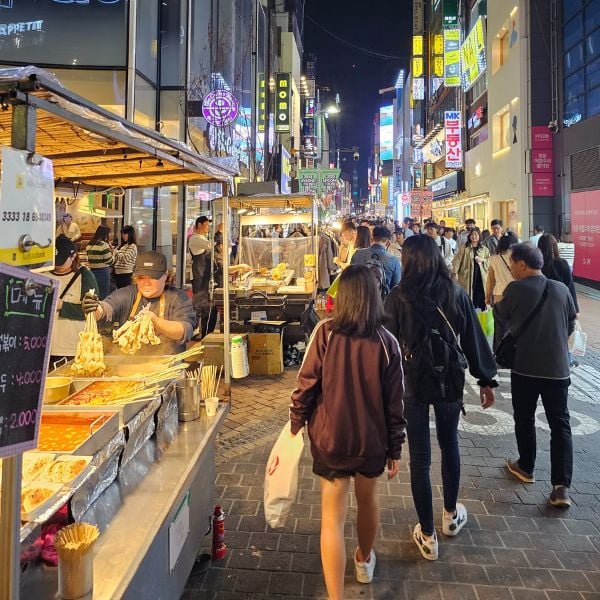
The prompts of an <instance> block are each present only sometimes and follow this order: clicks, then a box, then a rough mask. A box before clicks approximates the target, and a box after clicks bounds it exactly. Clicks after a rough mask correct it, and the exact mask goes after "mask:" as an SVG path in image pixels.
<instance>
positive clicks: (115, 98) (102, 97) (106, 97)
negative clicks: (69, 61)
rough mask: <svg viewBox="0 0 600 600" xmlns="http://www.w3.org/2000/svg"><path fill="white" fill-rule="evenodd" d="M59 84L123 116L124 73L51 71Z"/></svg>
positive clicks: (73, 70)
mask: <svg viewBox="0 0 600 600" xmlns="http://www.w3.org/2000/svg"><path fill="white" fill-rule="evenodd" d="M52 72H53V73H54V74H55V75H56V77H58V79H59V80H60V82H61V83H62V84H63V85H64V86H65V87H66V88H68V89H70V90H72V91H73V92H75V93H76V94H79V95H80V96H82V97H83V98H85V99H86V100H89V101H90V102H93V103H94V104H98V105H99V106H101V107H102V108H105V109H106V110H110V111H111V112H113V113H115V114H117V115H119V116H120V117H124V116H125V71H103V70H92V69H52Z"/></svg>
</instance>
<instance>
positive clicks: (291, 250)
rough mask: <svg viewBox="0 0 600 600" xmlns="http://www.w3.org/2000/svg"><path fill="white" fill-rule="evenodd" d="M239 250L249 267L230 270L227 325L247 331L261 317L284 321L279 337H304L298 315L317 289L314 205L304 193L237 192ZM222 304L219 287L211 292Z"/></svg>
mask: <svg viewBox="0 0 600 600" xmlns="http://www.w3.org/2000/svg"><path fill="white" fill-rule="evenodd" d="M229 204H230V207H231V209H232V210H233V211H236V212H237V214H238V216H239V224H240V225H239V229H240V231H239V242H238V248H239V250H238V256H239V262H240V263H241V264H246V265H249V266H250V267H251V269H250V270H246V271H242V270H240V271H238V272H236V273H235V274H234V275H232V276H230V279H231V281H230V286H229V301H230V306H231V312H230V317H231V321H232V328H234V329H235V330H236V331H248V330H249V328H251V327H252V326H253V322H255V321H260V320H267V321H278V322H283V323H285V330H284V334H283V336H284V343H294V342H296V341H299V340H303V339H304V334H303V333H302V331H301V329H300V316H301V314H302V313H303V312H304V311H305V310H307V308H308V307H309V305H310V303H311V301H313V300H314V298H315V295H316V288H317V282H318V262H317V252H318V226H319V223H318V208H317V204H316V201H315V198H314V197H313V196H310V195H305V194H290V195H284V194H278V195H264V194H258V195H253V196H237V197H235V198H230V199H229ZM215 298H216V303H217V305H223V304H224V299H225V294H224V290H217V291H216V293H215Z"/></svg>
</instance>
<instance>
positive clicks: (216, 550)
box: [212, 504, 227, 560]
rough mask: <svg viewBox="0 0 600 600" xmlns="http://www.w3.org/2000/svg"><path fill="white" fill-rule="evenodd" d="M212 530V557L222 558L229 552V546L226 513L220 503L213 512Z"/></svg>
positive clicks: (215, 558)
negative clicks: (226, 539)
mask: <svg viewBox="0 0 600 600" xmlns="http://www.w3.org/2000/svg"><path fill="white" fill-rule="evenodd" d="M212 530H213V537H212V559H213V560H221V559H222V558H225V555H226V554H227V546H226V545H225V515H224V514H223V509H222V508H221V507H220V506H219V505H218V504H217V505H216V506H215V512H214V513H213V519H212Z"/></svg>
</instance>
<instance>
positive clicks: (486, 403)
mask: <svg viewBox="0 0 600 600" xmlns="http://www.w3.org/2000/svg"><path fill="white" fill-rule="evenodd" d="M479 399H480V400H481V408H489V407H490V406H492V405H493V404H494V402H495V401H496V397H495V395H494V390H493V389H492V388H491V387H481V388H479Z"/></svg>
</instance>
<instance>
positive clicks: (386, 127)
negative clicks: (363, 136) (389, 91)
mask: <svg viewBox="0 0 600 600" xmlns="http://www.w3.org/2000/svg"><path fill="white" fill-rule="evenodd" d="M379 158H380V160H392V159H393V158H394V107H393V105H391V104H390V105H389V106H382V107H381V108H380V109H379Z"/></svg>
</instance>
